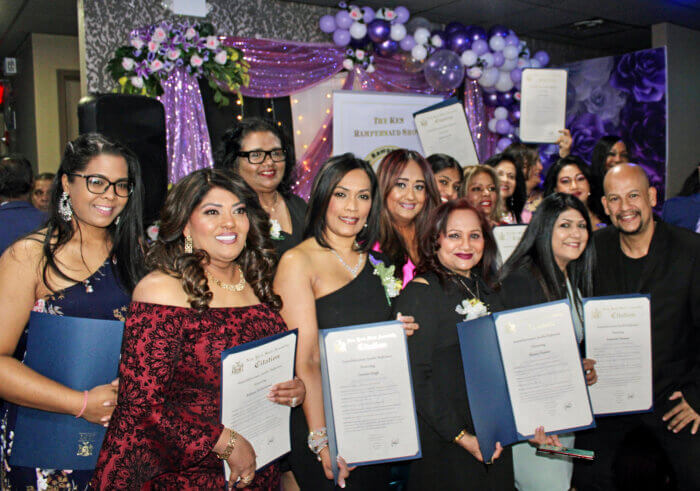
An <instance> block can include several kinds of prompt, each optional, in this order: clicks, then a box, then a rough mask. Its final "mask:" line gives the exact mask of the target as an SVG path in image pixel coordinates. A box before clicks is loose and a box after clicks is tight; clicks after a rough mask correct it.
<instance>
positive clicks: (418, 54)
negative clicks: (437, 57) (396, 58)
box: [411, 44, 428, 61]
mask: <svg viewBox="0 0 700 491" xmlns="http://www.w3.org/2000/svg"><path fill="white" fill-rule="evenodd" d="M411 56H413V58H414V59H416V60H418V61H422V60H425V57H426V56H428V49H427V48H426V47H425V46H423V45H422V44H416V45H415V46H414V47H413V49H412V50H411Z"/></svg>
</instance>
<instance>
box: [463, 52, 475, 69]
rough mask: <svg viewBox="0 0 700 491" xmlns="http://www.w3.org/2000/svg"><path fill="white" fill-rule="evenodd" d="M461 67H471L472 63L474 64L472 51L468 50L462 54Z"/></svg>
mask: <svg viewBox="0 0 700 491" xmlns="http://www.w3.org/2000/svg"><path fill="white" fill-rule="evenodd" d="M461 60H462V65H464V66H466V67H470V66H472V65H473V64H474V63H476V60H477V56H476V53H474V52H473V51H472V50H470V49H468V50H466V51H465V52H464V53H462V57H461Z"/></svg>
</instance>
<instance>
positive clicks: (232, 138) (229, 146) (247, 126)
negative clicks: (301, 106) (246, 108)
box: [214, 118, 295, 198]
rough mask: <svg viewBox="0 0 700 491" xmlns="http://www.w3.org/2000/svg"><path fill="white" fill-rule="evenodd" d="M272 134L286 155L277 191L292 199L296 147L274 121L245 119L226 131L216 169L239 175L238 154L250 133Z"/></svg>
mask: <svg viewBox="0 0 700 491" xmlns="http://www.w3.org/2000/svg"><path fill="white" fill-rule="evenodd" d="M257 132H263V133H272V134H273V135H275V136H276V137H277V139H278V140H279V141H280V143H281V145H282V149H283V150H284V153H285V155H286V158H285V160H284V175H283V176H282V181H281V182H280V184H279V186H278V187H277V190H278V191H279V192H280V193H282V196H284V197H285V198H290V197H291V195H292V174H293V172H294V164H295V159H294V145H293V144H292V143H291V141H290V139H289V137H287V135H286V133H285V132H284V130H283V129H282V127H281V126H279V125H276V124H274V123H273V122H272V121H268V120H266V119H261V118H245V119H244V120H242V121H240V122H238V123H237V124H236V125H234V126H233V127H231V128H229V129H228V130H226V133H224V136H223V137H221V144H220V145H219V149H218V151H217V153H216V159H215V162H214V168H215V169H231V170H232V171H233V172H235V173H236V174H237V173H238V152H240V151H241V145H242V143H243V139H244V138H245V137H246V136H248V135H249V134H250V133H257Z"/></svg>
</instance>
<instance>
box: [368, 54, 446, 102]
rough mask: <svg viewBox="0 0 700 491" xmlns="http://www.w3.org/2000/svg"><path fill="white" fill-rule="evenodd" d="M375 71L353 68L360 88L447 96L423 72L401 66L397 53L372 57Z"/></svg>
mask: <svg viewBox="0 0 700 491" xmlns="http://www.w3.org/2000/svg"><path fill="white" fill-rule="evenodd" d="M374 65H375V68H376V69H375V71H374V73H368V72H366V71H365V70H363V69H361V68H355V71H356V73H357V76H358V80H359V82H360V88H361V89H362V90H374V91H377V92H413V93H414V94H428V95H442V96H445V97H447V96H449V95H450V92H440V91H438V90H435V89H434V88H432V87H431V86H430V85H428V82H426V80H425V76H423V72H418V73H409V72H407V71H406V70H404V69H403V67H402V66H401V61H400V58H399V57H398V55H394V56H392V57H391V58H383V57H380V56H377V57H375V59H374Z"/></svg>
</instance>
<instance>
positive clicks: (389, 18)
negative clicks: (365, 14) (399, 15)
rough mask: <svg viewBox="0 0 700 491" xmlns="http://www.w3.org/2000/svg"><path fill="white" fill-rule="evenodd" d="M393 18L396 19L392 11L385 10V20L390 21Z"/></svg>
mask: <svg viewBox="0 0 700 491" xmlns="http://www.w3.org/2000/svg"><path fill="white" fill-rule="evenodd" d="M394 17H396V14H395V13H394V11H393V10H389V9H387V10H386V11H385V12H384V18H385V19H386V20H391V19H393V18H394Z"/></svg>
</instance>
